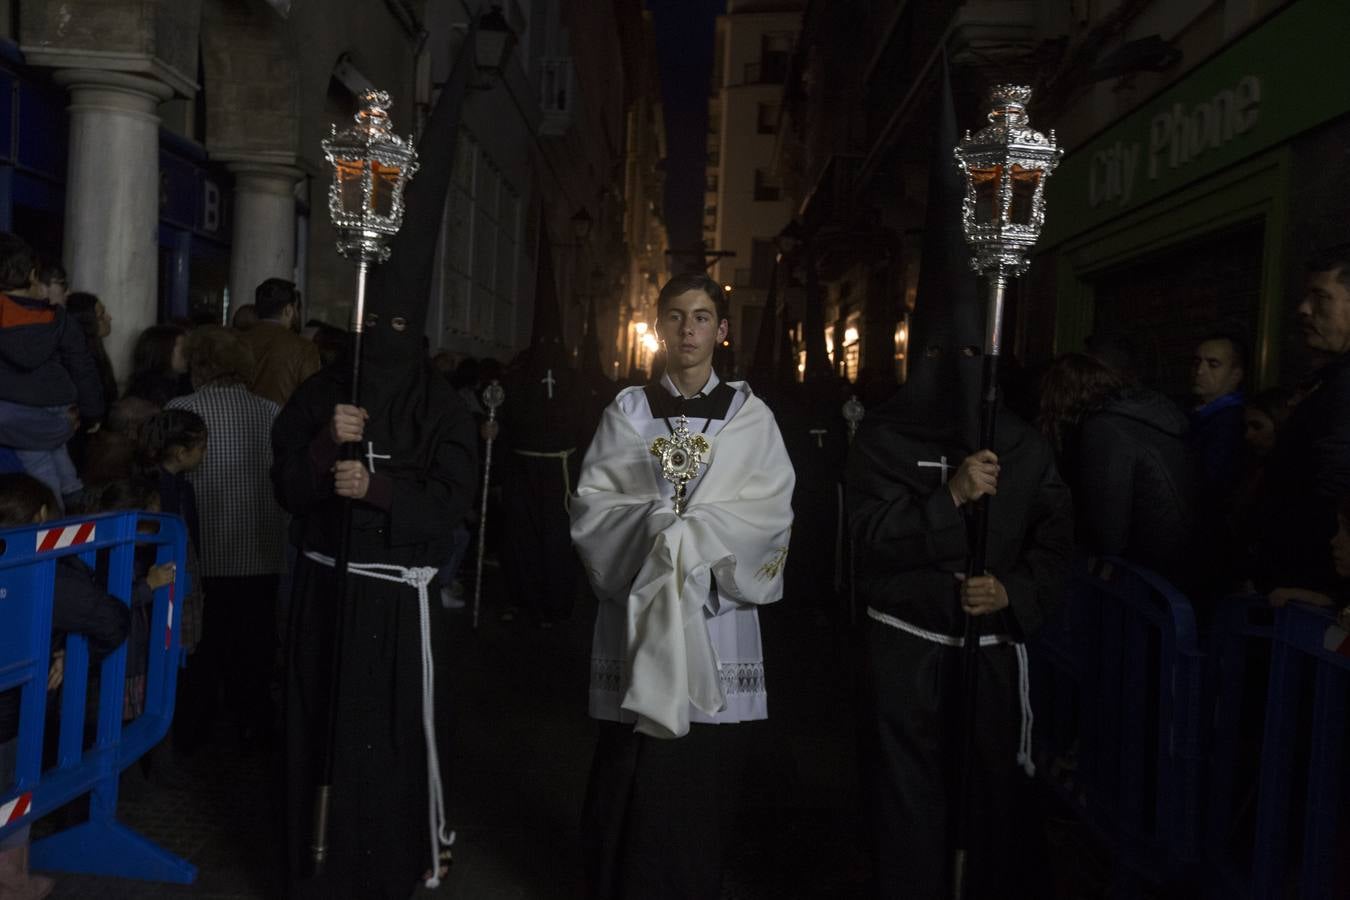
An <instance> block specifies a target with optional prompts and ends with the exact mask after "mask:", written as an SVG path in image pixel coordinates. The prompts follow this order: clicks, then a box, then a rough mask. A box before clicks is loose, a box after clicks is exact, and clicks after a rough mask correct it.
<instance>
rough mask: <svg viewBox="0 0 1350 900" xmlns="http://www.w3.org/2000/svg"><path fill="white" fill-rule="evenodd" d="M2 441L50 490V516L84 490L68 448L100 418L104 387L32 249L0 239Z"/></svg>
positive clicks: (11, 237)
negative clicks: (84, 426) (52, 300)
mask: <svg viewBox="0 0 1350 900" xmlns="http://www.w3.org/2000/svg"><path fill="white" fill-rule="evenodd" d="M0 292H3V293H0V434H3V435H4V442H5V445H6V446H8V447H11V448H13V449H14V450H15V452H16V454H17V455H18V457H19V460H20V462H21V463H22V464H23V467H24V469H25V471H27V472H28V473H29V474H31V475H33V476H34V477H36V478H37V479H38V480H40V481H42V482H44V483H45V484H46V485H47V486H48V487H50V488H52V491H53V493H54V494H55V495H56V498H57V499H56V504H55V507H54V508H53V510H52V512H53V514H60V513H62V512H64V511H65V506H64V503H65V501H66V500H67V499H69V500H74V499H77V497H78V495H79V493H80V492H81V490H82V489H83V484H82V483H81V482H80V479H79V476H78V475H77V474H76V472H75V466H74V464H73V463H72V462H71V460H70V455H69V453H67V451H66V442H67V441H69V440H70V438H71V436H72V435H73V434H74V433H75V431H76V429H77V428H78V427H79V423H80V422H81V421H84V422H89V423H96V422H98V421H99V419H101V418H102V417H103V412H104V400H103V385H102V382H101V381H100V379H99V374H98V368H97V366H96V365H95V363H94V359H93V357H92V356H91V355H90V353H89V348H88V345H87V344H86V342H85V337H84V333H83V332H82V331H81V330H80V328H79V326H78V325H75V324H74V323H72V322H71V321H70V320H69V319H68V318H67V316H66V311H65V309H64V308H63V307H61V306H55V305H52V304H49V303H48V301H47V287H46V286H45V285H44V284H43V283H42V282H41V281H40V280H39V279H38V273H37V258H36V257H35V256H34V254H33V251H32V248H30V247H29V246H28V245H27V244H26V243H24V241H23V240H22V239H21V238H19V237H17V236H16V235H13V234H9V233H8V232H0Z"/></svg>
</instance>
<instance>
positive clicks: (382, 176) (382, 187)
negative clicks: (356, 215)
mask: <svg viewBox="0 0 1350 900" xmlns="http://www.w3.org/2000/svg"><path fill="white" fill-rule="evenodd" d="M370 174H371V187H372V190H371V195H370V211H371V212H372V213H373V214H375V215H377V216H380V217H381V218H384V219H388V218H390V217H392V216H393V214H394V192H395V191H396V190H398V183H399V177H400V176H401V175H402V170H401V169H399V168H398V167H397V166H386V165H381V164H380V163H378V162H376V161H374V160H371V162H370Z"/></svg>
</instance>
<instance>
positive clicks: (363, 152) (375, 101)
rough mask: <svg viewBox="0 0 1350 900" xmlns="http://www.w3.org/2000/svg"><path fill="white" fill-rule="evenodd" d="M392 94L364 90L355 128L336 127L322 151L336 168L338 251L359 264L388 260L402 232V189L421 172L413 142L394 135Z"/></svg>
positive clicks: (332, 193)
mask: <svg viewBox="0 0 1350 900" xmlns="http://www.w3.org/2000/svg"><path fill="white" fill-rule="evenodd" d="M389 106H390V102H389V95H388V94H387V93H385V92H384V91H366V92H365V93H364V94H362V95H361V110H360V112H358V113H357V114H356V124H355V125H354V126H352V127H350V128H347V129H346V130H344V131H338V130H337V126H333V133H332V134H331V135H330V136H329V137H328V138H326V139H325V140H324V142H323V152H324V155H325V156H326V157H327V158H328V162H329V163H330V164H331V165H332V166H333V183H332V185H331V186H330V187H329V188H328V213H329V215H330V216H332V219H333V227H334V228H336V229H337V232H338V252H339V253H341V254H342V255H343V256H346V257H348V258H354V259H356V260H358V262H361V263H371V262H384V261H385V260H386V259H388V258H389V247H388V246H387V244H388V241H389V239H390V238H391V237H393V236H394V235H395V234H397V233H398V231H399V229H400V228H402V227H403V189H404V188H405V187H406V186H407V184H408V179H410V178H412V176H413V174H414V173H415V172H416V171H417V151H416V150H414V149H413V145H412V140H411V139H407V140H405V139H404V138H401V137H399V136H398V135H396V134H394V133H393V130H392V127H391V124H390V121H389Z"/></svg>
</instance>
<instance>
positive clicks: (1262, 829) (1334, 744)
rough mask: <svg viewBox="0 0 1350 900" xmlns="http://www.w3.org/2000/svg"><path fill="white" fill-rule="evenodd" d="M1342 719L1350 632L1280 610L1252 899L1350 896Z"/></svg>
mask: <svg viewBox="0 0 1350 900" xmlns="http://www.w3.org/2000/svg"><path fill="white" fill-rule="evenodd" d="M1347 716H1350V635H1347V634H1346V632H1345V631H1344V630H1343V629H1341V628H1340V627H1338V626H1337V624H1336V620H1335V618H1334V617H1333V616H1332V614H1331V613H1330V612H1329V611H1327V610H1324V609H1311V608H1308V607H1304V606H1299V605H1297V604H1290V605H1289V606H1286V607H1284V608H1282V609H1280V610H1279V611H1278V612H1277V614H1276V617H1275V630H1274V643H1273V647H1272V651H1271V665H1270V687H1269V692H1268V696H1267V703H1266V724H1265V733H1264V738H1263V742H1262V749H1261V782H1260V788H1259V795H1258V800H1257V813H1256V847H1255V853H1254V859H1253V864H1252V872H1251V894H1250V896H1251V897H1252V898H1253V900H1268V898H1276V897H1287V896H1296V897H1299V898H1302V900H1323V898H1325V900H1330V898H1333V897H1345V896H1347V893H1346V892H1350V861H1348V860H1347V852H1346V851H1347V849H1350V848H1347V846H1346V843H1347V841H1348V840H1350V821H1345V817H1343V816H1341V808H1342V805H1343V804H1344V802H1345V796H1344V790H1345V785H1344V781H1343V779H1344V778H1345V777H1346V769H1347V767H1350V741H1347V736H1346V719H1347ZM1338 867H1339V868H1338Z"/></svg>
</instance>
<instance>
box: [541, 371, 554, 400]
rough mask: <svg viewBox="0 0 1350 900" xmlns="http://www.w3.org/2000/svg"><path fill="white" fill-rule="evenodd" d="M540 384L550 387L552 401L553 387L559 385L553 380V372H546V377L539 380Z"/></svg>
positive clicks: (549, 395)
mask: <svg viewBox="0 0 1350 900" xmlns="http://www.w3.org/2000/svg"><path fill="white" fill-rule="evenodd" d="M539 383H540V384H542V385H545V386H547V387H548V399H550V400H552V399H553V385H555V384H557V381H556V380H555V379H554V378H553V370H552V369H548V370H547V371H545V372H544V377H543V378H541V379H539Z"/></svg>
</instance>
